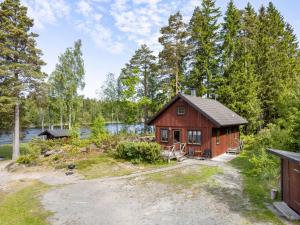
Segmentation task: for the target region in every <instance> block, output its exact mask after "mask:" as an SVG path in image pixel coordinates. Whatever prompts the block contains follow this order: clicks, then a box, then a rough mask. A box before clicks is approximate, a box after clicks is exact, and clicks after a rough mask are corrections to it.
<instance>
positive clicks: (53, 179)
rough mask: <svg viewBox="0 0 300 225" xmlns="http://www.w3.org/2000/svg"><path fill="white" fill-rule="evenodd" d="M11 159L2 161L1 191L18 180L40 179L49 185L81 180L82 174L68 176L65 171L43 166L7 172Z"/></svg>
mask: <svg viewBox="0 0 300 225" xmlns="http://www.w3.org/2000/svg"><path fill="white" fill-rule="evenodd" d="M10 163H11V161H3V162H0V191H1V190H2V191H5V190H6V189H7V188H8V187H9V183H11V182H13V181H18V180H40V181H41V182H43V183H45V184H49V185H60V184H71V183H76V182H79V181H80V180H81V179H82V176H79V175H72V176H66V175H65V173H64V172H63V171H57V170H45V169H42V168H39V167H37V168H35V170H34V171H30V172H14V173H11V172H7V171H6V169H5V168H6V167H7V166H8V165H9V164H10Z"/></svg>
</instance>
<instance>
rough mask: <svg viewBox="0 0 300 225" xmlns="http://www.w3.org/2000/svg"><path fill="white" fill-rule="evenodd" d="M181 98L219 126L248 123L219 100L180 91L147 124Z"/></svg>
mask: <svg viewBox="0 0 300 225" xmlns="http://www.w3.org/2000/svg"><path fill="white" fill-rule="evenodd" d="M180 98H181V99H183V100H184V101H185V102H187V103H188V104H189V105H191V106H192V107H193V108H194V109H195V110H197V111H198V112H200V113H201V114H203V115H204V116H206V117H207V118H208V119H209V120H210V121H211V122H212V123H214V124H215V125H216V126H217V127H226V126H233V125H242V124H247V123H248V121H247V120H246V119H244V118H243V117H241V116H239V115H238V114H236V113H235V112H233V111H232V110H230V109H229V108H227V107H226V106H224V105H223V104H222V103H220V102H218V101H217V100H214V99H208V98H202V97H196V96H191V95H185V94H181V93H179V94H177V95H176V96H175V97H174V98H173V99H172V100H171V101H170V102H169V103H168V104H166V105H165V106H164V107H163V108H162V109H161V110H160V111H159V112H158V113H157V114H155V115H154V116H153V117H152V118H151V119H150V120H149V121H148V122H147V124H149V125H150V124H152V123H153V122H154V120H155V119H156V118H157V117H158V116H160V115H161V114H162V113H163V112H164V111H165V110H166V109H168V108H169V107H170V106H171V105H172V104H173V103H175V102H176V101H177V100H178V99H180Z"/></svg>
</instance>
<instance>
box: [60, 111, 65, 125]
mask: <svg viewBox="0 0 300 225" xmlns="http://www.w3.org/2000/svg"><path fill="white" fill-rule="evenodd" d="M63 128H64V127H63V113H62V109H60V129H61V130H62V129H63Z"/></svg>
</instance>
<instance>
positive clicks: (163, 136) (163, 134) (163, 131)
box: [160, 129, 168, 142]
mask: <svg viewBox="0 0 300 225" xmlns="http://www.w3.org/2000/svg"><path fill="white" fill-rule="evenodd" d="M160 134H161V141H163V142H168V130H167V129H161V130H160Z"/></svg>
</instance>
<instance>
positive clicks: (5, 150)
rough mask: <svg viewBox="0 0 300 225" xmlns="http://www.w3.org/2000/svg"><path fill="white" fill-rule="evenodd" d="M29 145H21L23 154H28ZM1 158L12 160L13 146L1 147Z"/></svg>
mask: <svg viewBox="0 0 300 225" xmlns="http://www.w3.org/2000/svg"><path fill="white" fill-rule="evenodd" d="M28 148H29V146H28V144H27V143H21V145H20V151H21V154H24V153H25V152H28ZM0 156H1V157H4V158H6V159H11V157H12V145H11V144H8V145H0Z"/></svg>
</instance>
